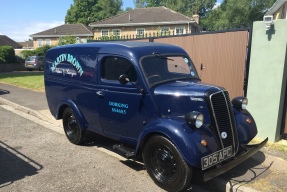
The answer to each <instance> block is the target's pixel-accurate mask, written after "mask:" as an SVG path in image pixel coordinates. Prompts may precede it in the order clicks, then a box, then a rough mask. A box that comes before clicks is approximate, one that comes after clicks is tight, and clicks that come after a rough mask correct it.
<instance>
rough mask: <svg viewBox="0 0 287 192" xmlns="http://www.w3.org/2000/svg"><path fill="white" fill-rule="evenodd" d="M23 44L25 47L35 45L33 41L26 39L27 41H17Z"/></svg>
mask: <svg viewBox="0 0 287 192" xmlns="http://www.w3.org/2000/svg"><path fill="white" fill-rule="evenodd" d="M17 43H19V44H20V45H22V46H23V48H31V47H33V41H25V42H17Z"/></svg>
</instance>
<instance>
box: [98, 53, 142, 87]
mask: <svg viewBox="0 0 287 192" xmlns="http://www.w3.org/2000/svg"><path fill="white" fill-rule="evenodd" d="M122 74H126V75H127V76H128V77H129V79H130V81H132V82H136V81H137V74H136V70H135V68H134V66H133V64H132V63H131V62H130V61H129V60H127V59H124V58H121V57H106V58H105V59H104V62H103V63H102V79H106V80H112V81H118V80H119V77H120V75H122Z"/></svg>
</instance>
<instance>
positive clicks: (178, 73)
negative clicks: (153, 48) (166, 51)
mask: <svg viewBox="0 0 287 192" xmlns="http://www.w3.org/2000/svg"><path fill="white" fill-rule="evenodd" d="M141 67H142V69H143V72H144V75H145V78H146V81H147V83H148V84H149V86H150V87H152V86H154V85H156V84H159V83H163V82H167V81H176V80H182V79H192V78H198V75H197V73H196V70H195V67H194V65H193V63H192V61H191V60H190V59H189V58H188V57H186V56H182V55H159V54H156V55H153V56H147V57H144V58H143V59H142V61H141Z"/></svg>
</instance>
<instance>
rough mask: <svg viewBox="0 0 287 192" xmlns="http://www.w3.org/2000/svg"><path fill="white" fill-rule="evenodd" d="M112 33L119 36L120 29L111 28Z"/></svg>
mask: <svg viewBox="0 0 287 192" xmlns="http://www.w3.org/2000/svg"><path fill="white" fill-rule="evenodd" d="M112 33H113V36H116V37H120V36H121V30H120V29H113V30H112ZM115 33H116V34H115Z"/></svg>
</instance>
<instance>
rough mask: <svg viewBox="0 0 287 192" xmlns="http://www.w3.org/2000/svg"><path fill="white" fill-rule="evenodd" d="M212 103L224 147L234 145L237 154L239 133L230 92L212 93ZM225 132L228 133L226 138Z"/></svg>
mask: <svg viewBox="0 0 287 192" xmlns="http://www.w3.org/2000/svg"><path fill="white" fill-rule="evenodd" d="M210 103H211V108H212V113H213V114H212V115H213V118H214V122H215V126H216V129H217V134H218V138H219V140H220V142H221V145H222V148H226V147H228V146H230V145H232V147H233V150H234V154H235V153H236V152H237V149H238V133H237V129H236V125H235V119H234V114H233V110H232V106H231V103H230V99H229V94H228V92H227V91H220V92H216V93H213V94H211V95H210ZM223 132H225V133H226V134H227V138H225V139H223V138H222V136H221V134H222V133H223Z"/></svg>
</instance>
